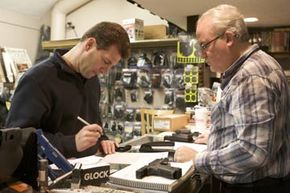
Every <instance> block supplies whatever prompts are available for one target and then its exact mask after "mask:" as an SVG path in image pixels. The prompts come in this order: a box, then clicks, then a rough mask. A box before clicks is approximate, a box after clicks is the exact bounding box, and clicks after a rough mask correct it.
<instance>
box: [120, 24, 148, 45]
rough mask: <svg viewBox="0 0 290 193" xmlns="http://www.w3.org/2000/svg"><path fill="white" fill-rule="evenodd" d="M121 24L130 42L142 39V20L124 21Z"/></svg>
mask: <svg viewBox="0 0 290 193" xmlns="http://www.w3.org/2000/svg"><path fill="white" fill-rule="evenodd" d="M122 23H123V25H122V26H123V28H124V29H125V30H126V31H127V33H128V36H129V39H130V41H135V40H143V39H144V21H143V20H142V19H137V18H131V19H124V20H123V21H122Z"/></svg>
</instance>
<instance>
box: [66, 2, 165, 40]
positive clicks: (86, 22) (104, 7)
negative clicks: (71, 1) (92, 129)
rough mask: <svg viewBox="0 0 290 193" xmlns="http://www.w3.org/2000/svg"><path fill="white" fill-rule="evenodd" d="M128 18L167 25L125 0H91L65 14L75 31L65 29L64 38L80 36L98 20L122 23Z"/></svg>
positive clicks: (146, 23) (150, 23) (149, 23)
mask: <svg viewBox="0 0 290 193" xmlns="http://www.w3.org/2000/svg"><path fill="white" fill-rule="evenodd" d="M128 18H138V19H142V20H144V25H159V24H163V25H168V23H167V21H166V20H163V19H161V18H160V17H159V16H157V15H153V14H151V13H150V12H149V11H148V10H145V9H142V8H139V7H137V6H136V5H134V4H132V3H129V2H127V1H125V0H98V1H91V2H90V3H88V4H86V5H84V6H83V7H81V8H80V9H78V10H76V11H74V12H72V13H71V14H69V15H68V16H67V20H66V21H67V22H71V23H72V25H73V26H74V27H75V29H74V30H75V31H74V30H72V29H67V31H66V39H70V38H79V37H81V36H82V34H83V33H84V32H85V31H86V30H87V29H88V28H90V27H92V26H93V25H95V24H96V23H98V22H101V21H112V22H117V23H119V24H122V20H124V19H128Z"/></svg>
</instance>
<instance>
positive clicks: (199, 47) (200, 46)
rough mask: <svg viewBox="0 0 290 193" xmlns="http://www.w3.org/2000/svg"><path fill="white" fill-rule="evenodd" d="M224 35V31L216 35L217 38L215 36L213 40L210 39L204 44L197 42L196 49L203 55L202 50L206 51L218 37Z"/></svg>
mask: <svg viewBox="0 0 290 193" xmlns="http://www.w3.org/2000/svg"><path fill="white" fill-rule="evenodd" d="M223 35H224V33H222V34H221V35H218V36H216V37H215V38H213V39H212V40H210V41H208V42H206V43H202V44H200V43H196V44H195V49H196V53H197V55H198V56H201V55H202V52H203V51H205V50H206V49H207V48H208V46H209V45H210V44H211V43H212V42H214V41H216V40H217V39H219V38H220V37H222V36H223Z"/></svg>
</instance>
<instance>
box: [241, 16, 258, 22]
mask: <svg viewBox="0 0 290 193" xmlns="http://www.w3.org/2000/svg"><path fill="white" fill-rule="evenodd" d="M258 20H259V19H258V18H256V17H246V18H245V19H244V21H245V22H247V23H251V22H257V21H258Z"/></svg>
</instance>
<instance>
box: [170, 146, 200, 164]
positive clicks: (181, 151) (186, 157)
mask: <svg viewBox="0 0 290 193" xmlns="http://www.w3.org/2000/svg"><path fill="white" fill-rule="evenodd" d="M196 154H197V152H196V151H195V150H193V149H192V148H190V147H186V146H182V147H179V148H178V149H176V151H175V154H174V161H176V162H187V161H190V160H194V159H195V156H196Z"/></svg>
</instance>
